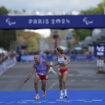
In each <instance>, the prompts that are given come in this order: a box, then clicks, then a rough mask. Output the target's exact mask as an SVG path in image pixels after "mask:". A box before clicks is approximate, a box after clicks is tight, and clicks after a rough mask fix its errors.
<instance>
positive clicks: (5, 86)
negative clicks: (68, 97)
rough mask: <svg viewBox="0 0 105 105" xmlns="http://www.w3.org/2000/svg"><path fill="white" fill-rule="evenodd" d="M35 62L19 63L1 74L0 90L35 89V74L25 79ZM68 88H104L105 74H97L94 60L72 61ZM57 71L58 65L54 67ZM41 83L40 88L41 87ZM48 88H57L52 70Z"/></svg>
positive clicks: (56, 80) (55, 77) (56, 79)
mask: <svg viewBox="0 0 105 105" xmlns="http://www.w3.org/2000/svg"><path fill="white" fill-rule="evenodd" d="M32 65H33V63H32V62H24V63H21V62H20V63H18V64H17V65H15V66H14V67H13V68H11V69H9V70H8V71H7V72H5V73H4V74H3V75H1V76H0V91H20V90H22V91H23V90H34V84H33V83H34V76H33V77H32V78H31V79H30V80H29V81H28V82H27V83H26V84H23V80H24V79H25V78H26V76H27V75H28V73H29V72H30V71H31V67H32ZM68 68H69V73H68V80H67V82H68V88H69V89H71V90H104V89H105V74H97V73H96V72H97V70H96V66H95V63H94V62H93V61H72V63H71V64H70V65H69V66H68ZM54 70H55V71H57V67H55V68H54ZM40 87H41V86H40V84H39V88H40ZM47 89H48V90H57V89H59V88H58V78H57V75H55V74H53V73H52V72H50V73H49V80H48V81H47Z"/></svg>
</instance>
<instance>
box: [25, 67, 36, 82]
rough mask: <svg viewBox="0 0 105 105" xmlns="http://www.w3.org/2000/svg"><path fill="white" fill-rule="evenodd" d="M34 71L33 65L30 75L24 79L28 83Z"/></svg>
mask: <svg viewBox="0 0 105 105" xmlns="http://www.w3.org/2000/svg"><path fill="white" fill-rule="evenodd" d="M33 73H34V67H32V71H31V72H30V73H29V75H28V77H27V78H26V79H25V80H24V83H26V82H27V81H28V80H29V79H30V78H31V77H32V75H33Z"/></svg>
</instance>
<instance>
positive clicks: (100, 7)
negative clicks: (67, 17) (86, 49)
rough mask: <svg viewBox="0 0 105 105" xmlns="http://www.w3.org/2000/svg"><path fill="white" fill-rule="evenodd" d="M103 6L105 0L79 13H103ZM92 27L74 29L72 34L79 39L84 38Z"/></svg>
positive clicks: (89, 33)
mask: <svg viewBox="0 0 105 105" xmlns="http://www.w3.org/2000/svg"><path fill="white" fill-rule="evenodd" d="M104 6H105V0H104V2H101V3H99V4H98V6H97V7H96V8H90V9H88V10H85V11H81V12H80V13H81V14H104ZM91 32H92V29H75V31H74V35H75V38H76V39H77V40H78V41H80V40H84V38H85V37H87V36H89V35H91Z"/></svg>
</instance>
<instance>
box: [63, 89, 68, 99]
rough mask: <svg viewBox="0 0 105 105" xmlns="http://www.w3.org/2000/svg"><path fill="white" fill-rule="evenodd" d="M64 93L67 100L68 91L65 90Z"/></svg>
mask: <svg viewBox="0 0 105 105" xmlns="http://www.w3.org/2000/svg"><path fill="white" fill-rule="evenodd" d="M64 92H65V96H64V97H65V98H67V97H68V96H67V89H65V90H64Z"/></svg>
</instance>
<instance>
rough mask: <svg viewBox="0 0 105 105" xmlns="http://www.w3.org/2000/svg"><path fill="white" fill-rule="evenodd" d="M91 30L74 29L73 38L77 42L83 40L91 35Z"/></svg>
mask: <svg viewBox="0 0 105 105" xmlns="http://www.w3.org/2000/svg"><path fill="white" fill-rule="evenodd" d="M91 32H92V29H75V31H74V36H75V37H76V38H78V40H84V38H85V37H87V36H89V35H91Z"/></svg>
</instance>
